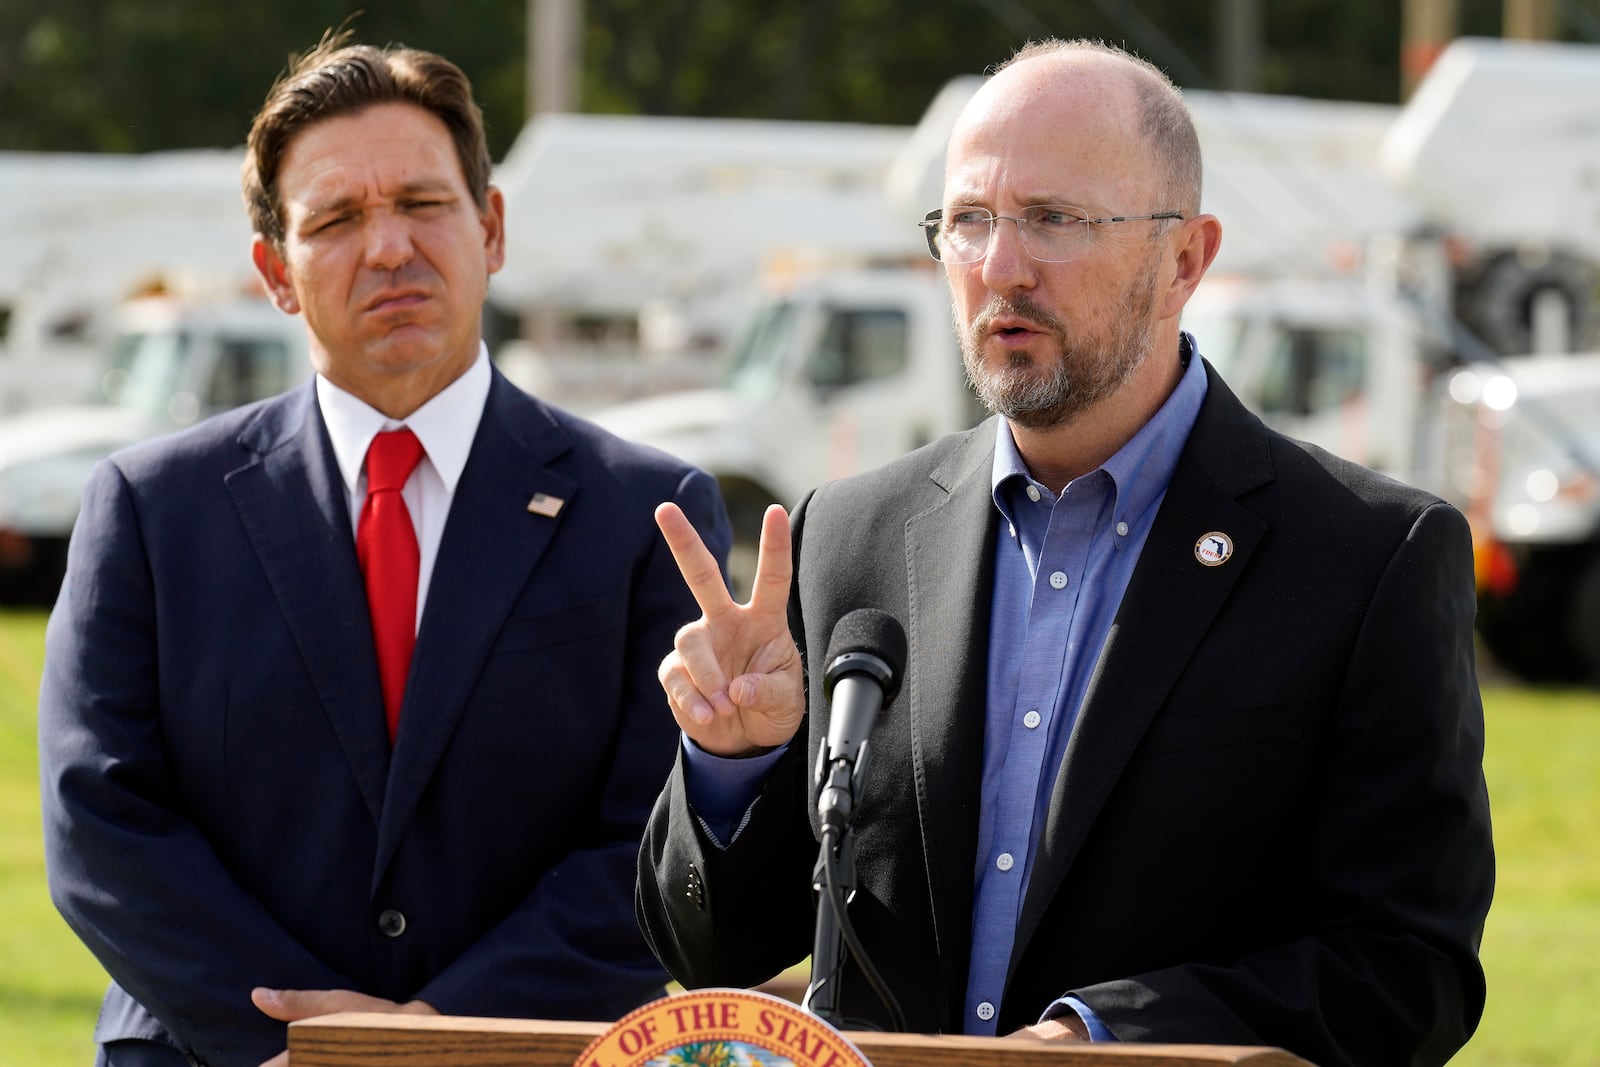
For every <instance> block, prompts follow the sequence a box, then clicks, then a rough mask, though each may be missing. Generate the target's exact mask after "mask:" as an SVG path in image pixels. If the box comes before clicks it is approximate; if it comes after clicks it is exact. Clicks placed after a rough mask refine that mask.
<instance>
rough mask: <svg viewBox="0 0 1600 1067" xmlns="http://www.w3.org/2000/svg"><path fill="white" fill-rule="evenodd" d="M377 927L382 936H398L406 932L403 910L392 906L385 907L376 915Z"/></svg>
mask: <svg viewBox="0 0 1600 1067" xmlns="http://www.w3.org/2000/svg"><path fill="white" fill-rule="evenodd" d="M378 929H379V930H380V931H382V933H383V936H384V937H399V936H400V935H401V934H403V933H405V932H406V917H405V913H404V912H400V911H396V910H395V909H394V908H385V909H384V910H383V913H382V914H381V915H379V916H378Z"/></svg>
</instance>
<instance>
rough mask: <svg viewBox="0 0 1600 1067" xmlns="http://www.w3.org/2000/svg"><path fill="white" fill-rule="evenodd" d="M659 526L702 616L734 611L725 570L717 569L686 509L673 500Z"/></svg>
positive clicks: (659, 514) (661, 511)
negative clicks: (724, 580) (723, 574)
mask: <svg viewBox="0 0 1600 1067" xmlns="http://www.w3.org/2000/svg"><path fill="white" fill-rule="evenodd" d="M656 526H657V527H658V528H659V529H660V530H661V536H663V537H665V538H666V539H667V547H668V548H669V549H671V550H672V559H673V562H675V563H676V564H677V565H678V573H679V574H682V575H683V580H684V583H685V584H687V585H688V586H689V592H690V593H691V594H693V596H694V602H695V603H696V604H698V605H700V612H701V614H703V615H705V616H706V617H707V618H712V617H714V616H716V615H720V614H722V613H723V612H725V611H727V610H728V609H729V608H731V607H733V606H734V605H733V596H732V595H731V594H730V593H729V592H728V586H727V585H726V583H724V582H723V580H722V568H721V567H719V566H717V560H716V557H715V556H713V555H712V554H711V552H710V550H709V549H707V548H706V544H705V542H704V541H702V540H700V534H699V533H698V532H697V531H696V530H695V528H694V524H693V523H692V522H690V521H689V517H688V516H687V515H685V514H684V513H683V509H682V508H680V507H678V505H676V504H674V503H672V502H671V501H670V500H669V501H667V502H666V503H664V504H661V505H659V506H658V507H657V508H656Z"/></svg>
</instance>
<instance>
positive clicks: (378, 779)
mask: <svg viewBox="0 0 1600 1067" xmlns="http://www.w3.org/2000/svg"><path fill="white" fill-rule="evenodd" d="M239 440H240V443H241V444H243V445H245V446H246V447H248V448H251V449H253V450H254V451H256V452H257V453H258V454H259V459H258V460H257V461H256V462H254V463H251V464H249V465H247V466H244V467H242V468H240V469H239V470H236V471H233V472H232V473H231V474H229V475H228V476H227V477H226V478H225V479H224V480H225V481H226V483H227V486H228V489H229V492H231V493H232V494H233V500H234V506H235V507H236V508H237V509H238V511H239V517H240V519H241V520H242V521H243V523H244V528H245V532H246V534H247V536H248V537H249V538H250V542H251V544H252V545H253V546H254V547H255V551H256V555H257V557H258V558H259V559H260V561H261V567H262V569H263V570H264V571H265V572H266V575H267V581H268V584H269V585H270V586H271V587H272V592H273V595H274V596H275V597H276V598H277V602H278V607H279V610H280V611H282V612H283V617H284V619H285V620H286V622H287V623H288V627H289V632H290V633H291V634H293V635H294V641H295V645H296V647H297V648H298V649H299V652H300V658H301V660H302V661H303V662H304V663H305V665H306V671H307V673H309V674H310V676H311V681H312V684H313V685H314V686H315V687H316V690H317V694H318V696H319V697H320V698H321V700H322V705H323V707H324V709H325V710H326V712H327V715H328V720H329V722H330V723H331V724H332V726H333V732H334V734H335V736H336V737H337V738H338V740H339V744H340V746H341V747H342V748H343V749H344V754H345V758H346V759H347V760H348V761H349V764H350V769H351V772H352V773H353V774H354V775H355V779H356V783H357V785H358V787H359V788H360V790H361V796H362V798H363V799H364V800H365V801H366V805H367V810H368V811H369V812H370V813H371V814H372V818H373V821H374V822H375V823H376V822H377V821H378V815H379V811H380V809H381V807H382V804H383V792H384V782H385V779H386V778H387V776H388V769H389V738H388V735H387V732H386V730H385V729H384V726H383V715H382V712H381V709H382V707H383V698H382V695H381V693H380V691H379V687H378V668H377V661H376V657H375V656H374V653H373V649H372V631H371V628H370V626H369V625H368V623H367V601H366V593H365V590H364V587H363V586H362V584H361V569H360V565H359V564H358V563H357V561H356V554H355V542H354V537H353V535H352V533H351V526H350V511H349V506H348V505H347V504H346V502H345V490H344V483H343V481H342V480H341V479H340V476H339V467H338V462H337V460H335V458H334V456H333V448H332V445H331V443H330V442H329V440H328V433H327V430H326V429H325V428H324V426H323V423H322V416H321V414H320V412H319V411H318V409H317V403H316V393H315V391H314V389H313V387H312V386H310V385H308V386H306V387H305V388H303V389H300V390H298V391H296V392H294V393H292V394H290V395H289V396H286V397H284V398H282V399H281V400H278V401H274V402H272V403H271V404H269V405H268V406H267V407H265V408H263V409H262V414H261V417H259V418H258V419H256V420H255V421H254V422H252V423H250V424H249V425H248V426H247V427H246V428H245V430H244V431H243V432H242V433H241V434H240V436H239Z"/></svg>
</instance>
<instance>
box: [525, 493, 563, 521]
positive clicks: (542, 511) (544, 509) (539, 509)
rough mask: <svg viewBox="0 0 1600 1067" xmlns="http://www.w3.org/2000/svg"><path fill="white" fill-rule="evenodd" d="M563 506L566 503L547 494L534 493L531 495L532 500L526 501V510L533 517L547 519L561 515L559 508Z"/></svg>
mask: <svg viewBox="0 0 1600 1067" xmlns="http://www.w3.org/2000/svg"><path fill="white" fill-rule="evenodd" d="M565 504H566V501H565V500H562V499H561V498H560V497H558V496H551V495H550V494H549V493H535V494H533V499H532V500H530V501H528V510H529V511H531V512H533V513H534V514H535V515H543V516H544V517H545V518H547V519H553V518H555V517H556V516H557V515H558V514H560V513H561V508H562V506H563V505H565Z"/></svg>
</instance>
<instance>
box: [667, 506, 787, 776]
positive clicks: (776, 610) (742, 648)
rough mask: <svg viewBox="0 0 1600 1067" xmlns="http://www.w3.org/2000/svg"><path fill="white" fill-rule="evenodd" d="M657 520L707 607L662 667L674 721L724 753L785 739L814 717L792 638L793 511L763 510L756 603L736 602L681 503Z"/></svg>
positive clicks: (735, 753)
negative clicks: (807, 704)
mask: <svg viewBox="0 0 1600 1067" xmlns="http://www.w3.org/2000/svg"><path fill="white" fill-rule="evenodd" d="M656 525H657V526H659V527H660V528H661V533H662V535H663V536H665V537H666V539H667V547H668V548H670V549H671V550H672V558H673V559H674V560H675V561H676V562H677V564H678V570H679V571H680V572H682V574H683V580H684V581H685V582H687V583H688V586H689V591H690V592H691V593H693V594H694V599H695V603H697V604H699V605H700V611H701V616H700V618H699V619H698V620H696V621H695V622H692V623H689V624H688V625H687V626H685V627H683V629H681V630H679V631H678V636H677V639H676V640H675V641H674V642H673V646H674V647H673V650H672V652H670V653H668V654H667V658H666V659H664V660H662V661H661V669H660V671H659V672H658V677H659V678H660V679H661V688H662V689H664V690H666V693H667V702H668V704H670V705H671V707H672V715H673V718H675V719H676V720H677V721H678V726H679V728H680V729H682V730H683V732H684V733H685V734H686V735H688V737H689V738H690V739H691V740H693V741H694V743H695V744H697V745H699V746H700V747H701V748H703V749H705V750H706V751H707V752H711V753H714V754H716V755H719V756H748V755H754V754H756V753H759V752H763V751H766V750H768V749H771V748H775V747H777V746H778V745H781V744H784V743H785V742H787V741H788V740H789V739H790V738H791V737H793V736H794V734H795V731H796V730H798V729H799V728H800V720H801V719H802V718H803V717H804V715H805V691H804V688H803V685H802V682H801V672H800V650H799V649H798V648H796V647H795V643H794V639H793V638H792V637H791V636H790V635H789V619H788V602H789V583H790V581H791V580H792V578H793V576H794V559H793V553H792V550H791V548H790V544H789V516H788V513H787V512H785V511H784V510H783V508H782V507H781V506H779V505H777V504H773V505H772V506H770V507H768V508H767V512H766V514H765V515H764V516H762V520H761V545H760V551H759V554H758V555H757V557H756V577H755V583H754V586H753V587H752V589H751V593H750V602H749V603H748V604H739V603H735V601H734V599H733V597H732V596H731V595H730V594H729V593H728V588H727V586H726V585H724V584H723V581H722V572H721V571H720V569H719V568H718V567H717V561H716V559H715V558H713V557H712V555H711V553H710V552H708V551H707V550H706V547H705V544H704V543H703V542H702V541H701V540H700V535H699V534H697V533H695V530H694V527H693V526H692V525H691V524H690V522H689V520H688V518H686V517H685V516H684V514H683V512H682V511H681V510H679V508H678V506H677V505H676V504H670V503H669V504H662V505H661V506H660V507H658V508H657V509H656Z"/></svg>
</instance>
